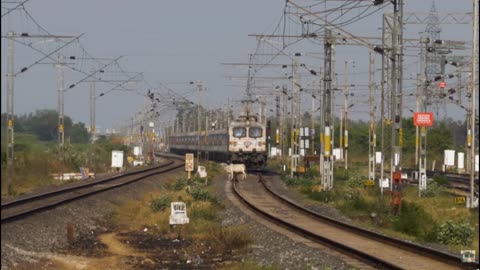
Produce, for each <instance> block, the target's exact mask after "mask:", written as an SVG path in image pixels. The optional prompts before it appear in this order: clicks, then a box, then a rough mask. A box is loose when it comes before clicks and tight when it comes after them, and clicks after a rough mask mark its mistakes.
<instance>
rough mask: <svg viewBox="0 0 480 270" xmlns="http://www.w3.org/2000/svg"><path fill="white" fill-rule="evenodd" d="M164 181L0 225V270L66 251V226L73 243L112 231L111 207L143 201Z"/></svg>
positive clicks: (155, 178)
mask: <svg viewBox="0 0 480 270" xmlns="http://www.w3.org/2000/svg"><path fill="white" fill-rule="evenodd" d="M177 172H178V170H177ZM174 173H175V171H174V172H169V173H167V176H168V175H172V174H174ZM163 177H166V176H165V175H162V176H160V175H156V176H152V177H149V178H148V179H144V180H142V181H140V182H135V183H132V184H130V185H127V186H123V187H120V188H118V189H115V190H110V191H106V192H102V193H100V194H97V195H95V196H91V197H87V198H83V199H81V200H79V201H76V202H74V203H68V204H64V205H60V206H58V207H56V208H55V209H52V210H49V211H46V212H43V213H40V214H36V215H33V216H30V217H27V218H24V219H21V220H18V221H15V222H12V223H7V224H2V234H1V237H2V240H1V248H2V257H1V265H2V266H1V269H2V270H3V269H9V268H11V267H12V266H18V265H22V264H24V263H32V262H37V261H38V256H37V255H35V253H37V252H58V251H61V250H62V249H65V248H66V247H67V246H68V241H67V224H68V223H71V224H73V227H74V237H75V239H80V238H88V235H92V236H94V235H98V234H100V233H104V232H107V231H109V230H111V228H108V225H106V223H105V220H106V218H107V217H108V216H109V215H110V214H111V213H112V210H113V207H114V206H115V205H116V204H118V203H121V202H122V201H123V200H127V199H135V198H137V199H140V198H143V194H144V193H146V192H149V191H152V190H155V189H158V188H160V186H161V184H162V178H163ZM52 188H53V189H55V188H57V187H52ZM93 244H95V243H93Z"/></svg>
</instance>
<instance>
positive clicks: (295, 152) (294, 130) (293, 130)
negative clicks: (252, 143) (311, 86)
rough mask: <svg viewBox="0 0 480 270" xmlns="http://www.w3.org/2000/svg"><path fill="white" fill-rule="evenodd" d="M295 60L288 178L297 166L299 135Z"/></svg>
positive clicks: (294, 63)
mask: <svg viewBox="0 0 480 270" xmlns="http://www.w3.org/2000/svg"><path fill="white" fill-rule="evenodd" d="M297 65H298V63H297V59H296V58H294V59H293V64H292V89H293V91H292V104H291V110H290V111H291V114H292V128H291V138H290V148H291V151H292V153H291V154H292V155H291V167H290V168H291V169H290V176H291V177H293V173H294V172H295V171H296V169H297V166H298V159H299V155H298V140H297V137H299V134H297V129H298V128H299V127H298V126H297V125H298V121H297V120H298V119H297V117H298V111H297V108H298V107H297V106H298V102H299V101H298V100H297V96H298V84H297Z"/></svg>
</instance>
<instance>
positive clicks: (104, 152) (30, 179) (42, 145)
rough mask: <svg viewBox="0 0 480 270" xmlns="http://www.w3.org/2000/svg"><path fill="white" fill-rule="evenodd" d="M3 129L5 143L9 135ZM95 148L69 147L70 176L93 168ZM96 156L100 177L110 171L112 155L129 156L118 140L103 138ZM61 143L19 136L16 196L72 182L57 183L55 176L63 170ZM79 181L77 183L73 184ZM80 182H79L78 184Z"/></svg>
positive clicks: (66, 166) (4, 191)
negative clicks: (92, 153) (91, 151)
mask: <svg viewBox="0 0 480 270" xmlns="http://www.w3.org/2000/svg"><path fill="white" fill-rule="evenodd" d="M3 131H4V130H3V129H2V141H5V140H6V138H5V134H4V132H3ZM91 147H92V146H91V145H90V144H87V143H71V144H66V145H65V148H64V150H65V152H64V153H65V162H64V169H63V171H64V172H65V173H67V172H78V173H80V167H88V166H89V161H88V158H89V153H90V149H91ZM92 150H93V151H94V154H95V163H94V164H95V167H94V168H91V169H90V172H92V171H94V172H95V173H97V174H99V173H100V174H101V173H105V172H108V171H109V170H110V164H111V163H110V162H111V153H112V152H111V151H112V150H123V151H125V153H126V154H128V150H129V149H128V148H127V147H126V146H125V145H123V144H122V141H121V140H120V138H118V137H114V136H113V137H105V136H99V138H98V139H97V141H96V142H95V145H94V147H93V148H92ZM58 153H59V147H58V143H57V142H52V141H42V140H40V139H38V137H37V136H36V135H32V134H25V133H17V134H16V135H15V169H14V178H13V181H12V193H13V194H12V195H14V196H18V195H22V194H27V193H30V192H32V191H34V190H36V189H39V188H42V187H46V186H50V185H61V184H65V183H69V182H71V181H60V180H55V179H54V178H53V177H52V176H51V174H53V173H58V172H59V171H60V168H61V163H60V160H59V156H58ZM1 155H2V170H1V174H2V182H1V185H2V197H3V196H6V195H7V178H6V147H4V144H3V143H2V152H1ZM72 181H75V180H72ZM77 181H78V180H77Z"/></svg>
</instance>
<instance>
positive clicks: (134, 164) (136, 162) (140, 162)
mask: <svg viewBox="0 0 480 270" xmlns="http://www.w3.org/2000/svg"><path fill="white" fill-rule="evenodd" d="M138 165H143V160H134V161H133V167H135V166H138Z"/></svg>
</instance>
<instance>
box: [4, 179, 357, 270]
mask: <svg viewBox="0 0 480 270" xmlns="http://www.w3.org/2000/svg"><path fill="white" fill-rule="evenodd" d="M171 174H173V173H169V175H171ZM163 177H164V176H153V177H150V178H148V179H145V180H142V181H141V182H137V183H133V184H131V185H128V186H125V187H121V188H119V189H116V190H112V191H107V192H103V193H101V194H98V195H96V196H92V197H88V198H84V199H82V200H80V201H78V202H75V203H69V204H65V205H62V206H59V207H57V208H55V209H53V210H50V211H46V212H44V213H41V214H37V215H35V216H31V217H28V218H24V219H22V220H19V221H16V222H13V223H8V224H5V225H2V233H1V236H2V241H1V248H2V252H1V254H2V255H1V265H2V266H1V269H2V270H3V269H10V268H14V267H15V266H20V267H21V268H22V269H28V267H27V268H25V266H28V265H34V266H35V267H34V268H38V266H39V265H40V266H42V267H41V268H43V269H49V267H48V266H49V262H48V256H42V254H43V255H44V254H50V252H52V253H65V251H66V250H69V249H68V247H69V243H68V241H67V239H66V234H67V233H66V231H67V229H66V228H67V224H68V223H71V224H73V227H74V235H75V238H76V239H77V240H82V241H79V243H83V244H85V245H86V246H85V247H77V248H78V249H77V250H76V252H74V254H75V255H79V256H88V257H90V256H93V257H99V256H103V255H105V250H104V247H103V246H102V245H103V244H102V243H100V242H99V241H98V240H96V236H97V235H99V234H102V233H105V232H110V231H112V228H109V226H108V225H107V224H106V220H107V219H108V216H109V215H110V214H111V212H112V209H113V208H114V206H115V205H116V204H118V203H121V202H122V201H124V200H128V199H135V198H138V199H140V198H143V194H144V193H146V192H149V191H152V190H155V189H158V188H160V186H161V184H162V178H163ZM223 179H226V177H224V176H223V177H219V178H218V179H217V180H216V181H215V183H216V190H217V199H218V201H219V202H221V203H223V204H224V205H225V206H226V207H225V210H224V211H222V212H221V217H222V220H223V221H222V225H224V226H230V225H241V224H246V225H248V226H247V228H248V229H247V230H248V233H249V234H250V235H252V238H253V240H254V242H253V243H252V244H251V245H250V249H249V251H248V252H247V254H246V255H242V256H245V257H244V258H241V260H251V261H256V262H258V263H260V264H261V265H264V266H274V267H275V268H276V269H351V268H352V267H350V266H349V264H350V262H349V261H348V259H347V260H345V256H343V257H342V256H339V254H337V253H335V252H333V251H329V250H328V249H326V248H323V249H317V248H313V247H312V246H311V245H308V244H306V243H304V242H308V241H305V240H298V241H294V240H292V237H291V236H287V235H284V234H282V233H279V232H278V231H277V230H273V229H271V228H270V225H267V226H266V225H264V223H258V222H256V220H255V218H252V217H251V216H250V215H248V214H245V213H243V212H242V211H241V210H240V209H239V208H237V207H236V206H235V205H234V204H233V203H232V202H230V200H229V199H228V198H227V195H226V193H225V181H224V180H223ZM272 186H273V187H274V188H275V190H277V191H279V192H280V193H282V194H284V195H286V196H288V197H290V198H292V199H294V200H296V201H299V202H304V200H303V199H302V198H301V196H300V195H299V194H297V193H296V192H295V191H292V190H289V189H288V188H286V187H285V185H284V184H283V182H281V181H278V182H273V183H272ZM309 207H310V208H311V209H312V210H314V211H317V212H320V213H322V214H325V215H328V216H330V217H332V218H336V219H340V220H343V221H346V222H349V220H348V219H347V218H345V217H344V216H343V215H342V214H341V213H339V212H338V211H336V210H335V209H333V208H332V207H329V206H325V205H321V204H310V205H309ZM92 246H94V247H93V248H92ZM79 250H80V252H79ZM83 251H84V252H83ZM39 255H41V256H39ZM45 257H46V258H47V259H45ZM353 265H355V264H353ZM22 266H23V267H22ZM135 269H137V268H135Z"/></svg>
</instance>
